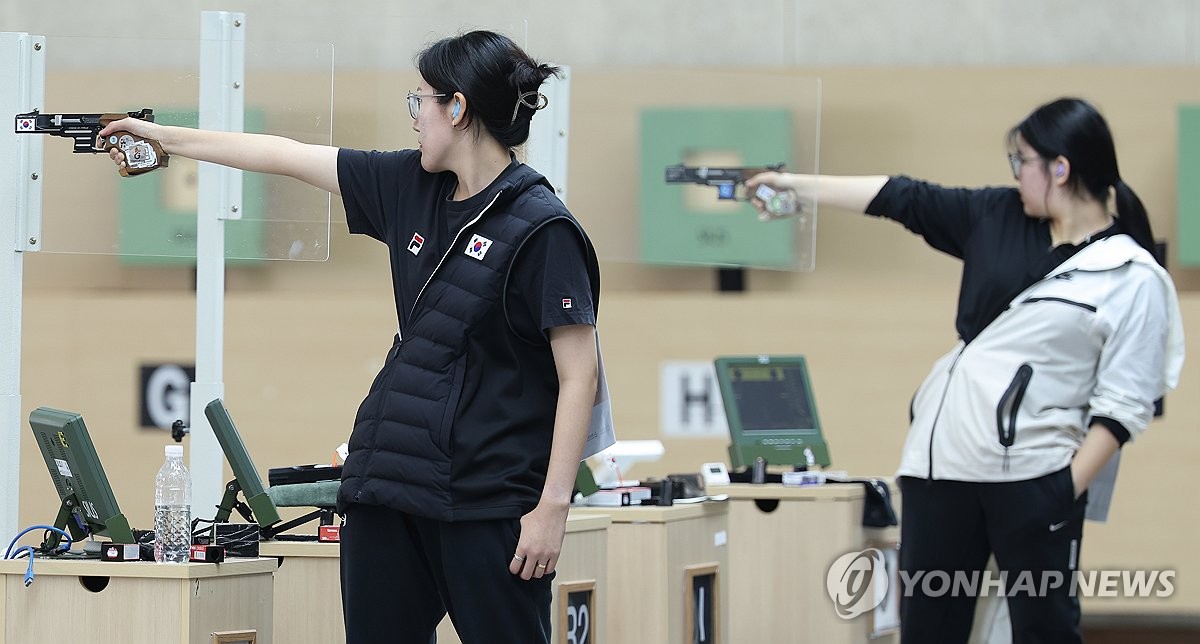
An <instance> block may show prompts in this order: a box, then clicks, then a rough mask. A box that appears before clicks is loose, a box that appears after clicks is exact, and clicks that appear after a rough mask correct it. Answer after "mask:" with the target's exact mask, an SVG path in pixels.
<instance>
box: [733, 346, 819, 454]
mask: <svg viewBox="0 0 1200 644" xmlns="http://www.w3.org/2000/svg"><path fill="white" fill-rule="evenodd" d="M715 366H716V371H717V382H718V383H719V384H720V388H721V400H722V402H723V403H724V406H725V416H726V420H727V422H728V424H729V438H730V446H729V456H730V463H731V465H733V467H735V468H737V467H746V466H748V465H750V464H751V463H753V462H754V460H755V459H756V458H758V457H760V456H761V457H762V458H764V459H766V461H767V463H769V464H772V465H807V463H808V460H809V458H810V455H811V459H812V461H813V463H814V464H818V465H822V466H828V465H829V463H830V461H829V449H828V447H827V445H826V444H825V439H824V437H823V436H822V435H821V421H820V418H819V417H818V415H817V406H816V401H815V400H814V398H813V394H812V386H811V384H810V382H809V377H808V365H807V362H806V361H805V359H804V357H803V356H733V357H722V358H717V359H716V361H715Z"/></svg>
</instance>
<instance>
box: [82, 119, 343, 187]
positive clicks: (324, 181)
mask: <svg viewBox="0 0 1200 644" xmlns="http://www.w3.org/2000/svg"><path fill="white" fill-rule="evenodd" d="M119 130H125V131H127V132H131V133H133V134H136V135H138V136H142V137H145V138H149V139H155V140H157V141H159V143H161V144H162V147H163V149H164V150H166V152H167V153H168V154H178V155H180V156H185V157H188V158H190V159H196V160H197V161H208V162H210V163H216V164H219V165H224V166H229V167H231V168H238V169H241V170H249V171H251V172H264V173H267V174H278V175H283V176H287V177H293V178H296V179H299V180H301V181H303V182H305V183H308V184H311V185H313V186H316V187H318V188H321V189H323V190H328V191H329V192H332V193H334V194H341V191H340V189H339V188H338V176H337V154H338V149H337V148H335V147H331V146H327V145H312V144H308V143H301V142H299V141H295V140H292V139H288V138H284V137H281V136H272V135H269V134H246V133H242V132H217V131H212V130H198V129H194V128H186V127H175V126H167V125H159V124H157V123H148V122H146V121H141V120H138V119H122V120H120V121H115V122H113V123H110V124H109V125H108V126H107V127H105V128H104V129H103V130H101V132H100V134H101V135H105V134H108V133H109V132H115V131H119ZM111 156H112V157H113V160H114V161H117V162H118V163H123V162H124V160H123V158H122V155H121V153H120V152H118V151H113V153H112V155H111Z"/></svg>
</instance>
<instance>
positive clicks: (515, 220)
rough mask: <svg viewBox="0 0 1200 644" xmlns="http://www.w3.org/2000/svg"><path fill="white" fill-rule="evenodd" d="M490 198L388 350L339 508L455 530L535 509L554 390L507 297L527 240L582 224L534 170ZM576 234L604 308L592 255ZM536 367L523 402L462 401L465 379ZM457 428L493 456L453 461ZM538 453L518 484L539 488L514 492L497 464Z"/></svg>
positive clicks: (513, 375) (362, 417)
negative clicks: (374, 510)
mask: <svg viewBox="0 0 1200 644" xmlns="http://www.w3.org/2000/svg"><path fill="white" fill-rule="evenodd" d="M491 191H492V192H493V194H494V197H492V198H490V199H489V200H488V205H487V206H485V207H484V208H483V209H482V211H481V212H480V213H479V214H477V215H476V216H475V217H473V218H471V219H470V220H469V221H468V222H467V223H466V224H465V225H464V227H463V228H461V229H460V230H459V231H458V232H457V234H456V236H455V237H454V240H453V242H452V243H451V244H450V245H449V247H448V250H447V252H446V254H445V255H444V256H443V257H442V259H441V261H440V263H439V264H438V266H437V268H436V269H435V270H434V272H433V274H432V275H431V276H430V278H429V280H428V281H427V282H426V283H425V286H424V288H423V289H422V290H421V292H420V294H419V295H418V296H417V297H416V300H415V302H413V303H412V313H411V315H410V316H409V321H408V324H407V325H406V328H404V329H402V330H401V331H402V333H403V339H402V340H398V342H397V344H396V345H395V346H393V347H392V350H391V351H390V352H389V353H388V357H387V360H386V361H385V363H384V366H383V368H382V369H381V371H380V372H379V375H378V376H376V378H375V382H374V383H373V384H372V385H371V389H370V391H369V393H368V394H367V396H366V398H365V399H364V400H363V402H362V404H361V405H360V407H359V410H358V414H357V416H356V418H355V422H354V431H353V433H352V434H351V437H350V443H349V447H350V453H349V456H348V457H347V459H346V462H345V465H344V467H343V470H342V485H341V489H340V491H339V494H338V506H339V508H341V509H344V508H345V507H346V506H348V505H350V504H353V503H362V504H368V505H383V506H386V507H390V508H393V509H396V510H400V511H404V512H409V513H412V514H415V515H419V516H424V517H428V518H432V519H435V520H440V521H454V520H472V519H487V518H509V517H517V516H520V515H521V514H523V513H524V512H528V511H529V510H530V509H532V507H533V505H535V504H536V502H537V493H538V492H539V491H540V488H541V486H542V485H543V484H544V481H545V464H546V462H548V456H549V451H550V450H549V447H550V439H551V437H552V431H553V422H554V412H555V407H556V404H557V393H558V392H557V387H556V384H555V383H554V381H553V380H552V377H553V363H552V358H551V357H550V354H549V347H548V346H546V345H545V344H544V343H543V344H542V345H541V346H537V345H535V344H534V343H531V342H529V341H527V340H523V339H521V338H519V337H518V336H517V335H516V333H515V332H514V331H513V330H512V329H511V327H510V326H509V323H508V320H507V316H506V315H505V302H504V299H505V298H504V296H505V292H506V287H507V282H508V276H509V272H510V271H511V269H512V266H513V262H514V260H515V258H516V256H517V252H518V251H519V249H520V247H521V245H522V244H523V243H524V242H525V241H526V240H527V239H528V238H529V236H530V235H531V234H532V233H533V232H535V231H536V230H538V229H539V228H540V227H541V226H544V225H545V224H547V223H549V222H551V221H555V220H558V219H567V220H569V221H571V222H573V223H574V218H573V217H571V215H570V213H569V212H568V211H567V210H566V207H565V206H563V204H562V202H561V201H559V200H558V198H557V197H555V196H554V193H553V190H552V188H551V187H550V186H549V184H548V183H547V182H546V180H545V179H544V178H543V177H542V176H541V175H539V174H537V173H536V172H534V171H533V170H532V169H530V168H528V167H527V166H520V167H519V168H518V169H517V170H516V171H515V172H513V173H512V174H511V175H510V176H508V177H507V178H505V179H503V180H502V181H500V182H498V185H496V186H494V187H493V188H491ZM575 226H576V227H577V228H578V224H577V223H575ZM579 230H580V235H581V236H583V239H584V242H585V247H586V248H587V251H588V258H587V261H588V267H589V273H590V274H591V276H592V282H593V289H592V290H593V293H594V297H595V298H596V299H597V300H598V294H599V270H598V266H597V263H596V259H595V253H594V251H593V250H592V247H591V243H590V242H589V241H587V237H586V235H584V234H583V231H582V229H579ZM547 360H550V362H549V363H547V362H546V361H547ZM529 364H542V365H543V367H542V368H541V369H539V371H542V372H544V371H545V370H546V369H545V366H544V365H547V364H548V365H549V369H550V373H549V374H544V373H543V374H542V378H541V380H540V381H538V382H537V383H535V384H534V385H533V386H524V387H521V388H520V395H519V396H517V397H514V398H513V399H511V400H507V399H503V397H494V398H493V399H490V400H482V401H471V402H469V403H464V402H463V401H462V394H463V391H464V381H465V380H466V379H468V378H488V379H493V378H504V379H510V380H513V381H516V382H524V381H528V377H529V374H528V373H526V374H522V373H521V372H522V370H523V369H522V367H523V366H525V365H529ZM547 376H548V377H547ZM523 379H524V380H523ZM547 384H548V385H549V386H539V385H547ZM495 398H500V399H495ZM472 408H475V410H474V411H472ZM464 418H469V419H470V421H469V422H467V421H464ZM457 423H463V424H466V425H469V426H467V427H456V424H457ZM456 431H463V432H468V431H482V432H485V435H486V436H487V441H485V442H486V443H488V447H487V449H486V450H474V451H473V452H472V453H471V454H470V455H467V456H463V455H459V457H458V458H457V459H456V458H455V453H454V452H455V445H456V440H455V432H456ZM505 442H512V443H513V444H512V445H510V446H505V445H504V443H505ZM493 443H495V444H494V445H493ZM539 452H541V453H543V457H542V458H541V459H540V460H537V461H534V462H532V463H531V464H530V466H529V467H524V466H523V467H521V468H520V469H521V470H523V473H521V474H520V475H519V477H521V478H528V477H530V476H532V477H533V478H532V480H525V481H522V482H520V484H517V485H512V484H506V481H505V480H504V479H505V478H511V474H506V473H505V472H504V471H503V469H502V468H501V466H500V464H499V463H498V462H501V461H505V460H507V458H506V457H507V456H509V455H512V456H520V457H522V458H526V456H525V455H526V454H530V453H539ZM538 469H540V470H541V471H540V473H539V472H536V471H535V472H532V473H530V472H529V470H538ZM539 475H540V479H539V478H538V476H539Z"/></svg>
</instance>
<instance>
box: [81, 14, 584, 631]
mask: <svg viewBox="0 0 1200 644" xmlns="http://www.w3.org/2000/svg"><path fill="white" fill-rule="evenodd" d="M418 71H419V72H420V75H421V78H420V81H419V84H418V85H417V87H416V88H415V89H414V90H413V91H411V92H410V93H409V94H408V99H407V109H408V113H409V115H410V116H411V117H412V118H413V130H414V131H415V132H416V133H417V149H415V150H401V151H395V152H375V151H373V152H366V151H360V150H350V149H338V148H335V147H328V146H320V145H309V144H304V143H300V142H297V141H293V140H290V139H285V138H280V137H275V136H267V135H254V134H241V133H227V132H206V131H201V130H195V129H189V128H177V127H164V126H161V125H156V124H152V123H146V122H144V121H139V120H131V119H127V120H123V121H119V122H117V123H114V124H112V125H111V126H110V127H109V128H107V130H106V131H104V132H102V134H108V133H109V132H115V131H119V130H126V131H129V132H132V133H133V134H136V135H139V136H142V137H146V138H150V139H156V140H158V141H160V142H161V144H162V146H163V148H164V150H165V151H166V152H167V153H170V154H179V155H182V156H186V157H190V158H194V159H199V160H203V161H209V162H214V163H219V164H222V165H228V166H232V167H236V168H241V169H244V170H251V171H256V172H267V173H272V174H280V175H286V176H291V177H295V178H297V179H300V180H301V181H305V182H307V183H310V184H312V185H314V186H317V187H320V188H323V189H325V190H328V191H330V192H332V193H335V194H339V195H341V197H342V200H343V202H344V204H345V207H346V218H347V223H348V224H349V228H350V231H351V232H353V233H361V234H366V235H369V236H371V237H373V238H375V239H378V240H379V241H381V242H384V243H385V244H387V246H388V249H389V252H390V256H391V267H392V281H393V287H394V291H395V293H394V295H395V302H396V314H397V323H398V328H399V333H397V334H396V336H395V338H394V341H393V343H392V345H391V346H390V348H389V349H388V350H387V352H386V356H385V360H384V366H383V369H382V370H381V371H380V373H379V375H378V376H377V377H376V379H375V382H374V383H373V384H372V385H371V388H370V391H369V392H368V394H367V396H366V398H365V399H364V400H363V403H362V405H361V406H360V408H359V411H358V415H357V417H356V419H355V424H354V430H353V432H352V434H351V438H350V442H349V445H350V453H349V456H348V458H347V459H346V463H345V465H344V468H343V477H342V485H341V489H340V492H339V498H338V504H339V508H340V510H341V511H343V512H344V513H345V515H346V525H345V527H344V528H343V530H342V534H341V539H342V550H341V565H342V605H343V610H344V615H345V621H346V635H347V641H348V642H351V643H352V644H356V643H365V642H389V643H394V642H413V643H419V644H426V643H427V642H429V641H430V640H431V639H432V638H433V635H434V631H435V628H436V626H437V624H438V623H439V622H440V621H441V620H442V618H443V617H444V616H445V615H446V614H447V613H449V615H450V618H451V619H452V620H453V622H454V625H455V628H456V629H457V631H458V633H459V636H460V637H461V638H462V640H463V642H465V643H467V644H470V643H472V642H480V643H481V642H514V643H515V642H520V643H521V644H527V643H529V642H548V641H549V635H550V600H551V595H550V584H551V580H552V578H553V575H554V570H555V566H556V564H557V562H558V558H559V552H560V549H561V547H562V542H563V535H564V531H565V522H566V517H567V509H568V504H569V501H570V496H571V493H572V488H573V485H574V480H575V473H576V470H577V467H578V464H579V461H580V457H581V452H582V449H583V445H584V442H585V438H586V436H587V432H588V424H589V420H590V417H591V410H592V406H593V402H594V401H595V399H596V391H597V378H598V376H597V373H598V351H597V342H596V338H595V321H596V318H595V313H596V308H597V305H598V301H599V270H598V265H597V262H596V258H595V253H594V251H593V249H592V246H591V243H590V241H589V240H588V238H587V236H586V235H585V234H584V232H583V230H582V228H581V227H580V226H579V224H578V222H576V221H575V219H574V218H573V217H572V216H571V214H570V213H569V212H568V211H567V209H566V207H565V206H563V204H562V202H561V201H559V200H558V198H557V197H556V196H555V194H554V190H553V188H551V187H550V185H549V183H548V182H547V181H546V180H545V178H543V177H542V176H541V175H539V174H537V173H536V172H534V171H533V170H532V169H530V168H529V167H528V166H525V165H523V164H521V163H519V162H518V161H517V160H516V159H515V157H514V155H513V152H512V150H513V148H514V147H516V146H518V145H520V144H522V143H524V142H525V140H526V139H527V138H528V136H529V125H530V120H531V118H532V117H533V114H534V112H536V111H537V110H540V109H541V108H543V107H545V106H546V97H545V96H544V95H543V94H541V93H540V92H539V91H538V89H539V87H540V86H541V85H542V83H543V82H544V81H545V80H546V79H547V78H548V77H549V76H551V75H553V74H556V73H557V69H556V68H554V67H550V66H547V65H544V64H538V63H536V62H535V61H533V60H532V59H530V58H529V56H528V55H526V54H525V52H523V51H521V49H520V48H518V47H517V46H516V45H515V44H514V43H513V42H512V41H511V40H509V39H508V38H506V37H504V36H501V35H499V34H495V33H492V32H486V31H475V32H471V33H467V34H464V35H461V36H457V37H453V38H446V39H443V40H440V41H438V42H435V43H433V44H432V45H430V46H429V47H428V48H427V49H426V50H425V51H423V52H422V53H421V54H420V55H419V57H418ZM113 157H114V160H115V161H116V162H117V163H118V164H120V163H124V162H125V160H124V158H123V156H122V155H121V154H120V153H119V152H117V153H114V154H113Z"/></svg>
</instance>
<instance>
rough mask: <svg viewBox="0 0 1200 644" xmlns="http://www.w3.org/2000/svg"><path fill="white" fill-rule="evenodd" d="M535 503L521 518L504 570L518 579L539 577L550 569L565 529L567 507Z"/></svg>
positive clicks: (555, 562) (557, 553)
mask: <svg viewBox="0 0 1200 644" xmlns="http://www.w3.org/2000/svg"><path fill="white" fill-rule="evenodd" d="M568 509H569V506H568V505H567V504H566V503H564V504H562V506H561V507H557V506H551V505H548V504H545V503H539V504H538V506H537V507H536V508H534V509H533V511H532V512H530V513H529V514H526V515H525V516H523V517H521V536H520V538H519V539H518V540H517V551H516V553H514V556H513V558H512V561H510V562H509V563H508V571H509V572H511V573H512V574H514V575H520V576H521V579H526V580H528V579H540V578H541V577H543V576H544V575H548V574H550V573H552V572H554V568H555V566H557V565H558V555H559V554H560V553H561V552H562V543H563V535H564V534H565V533H566V530H567V510H568Z"/></svg>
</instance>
